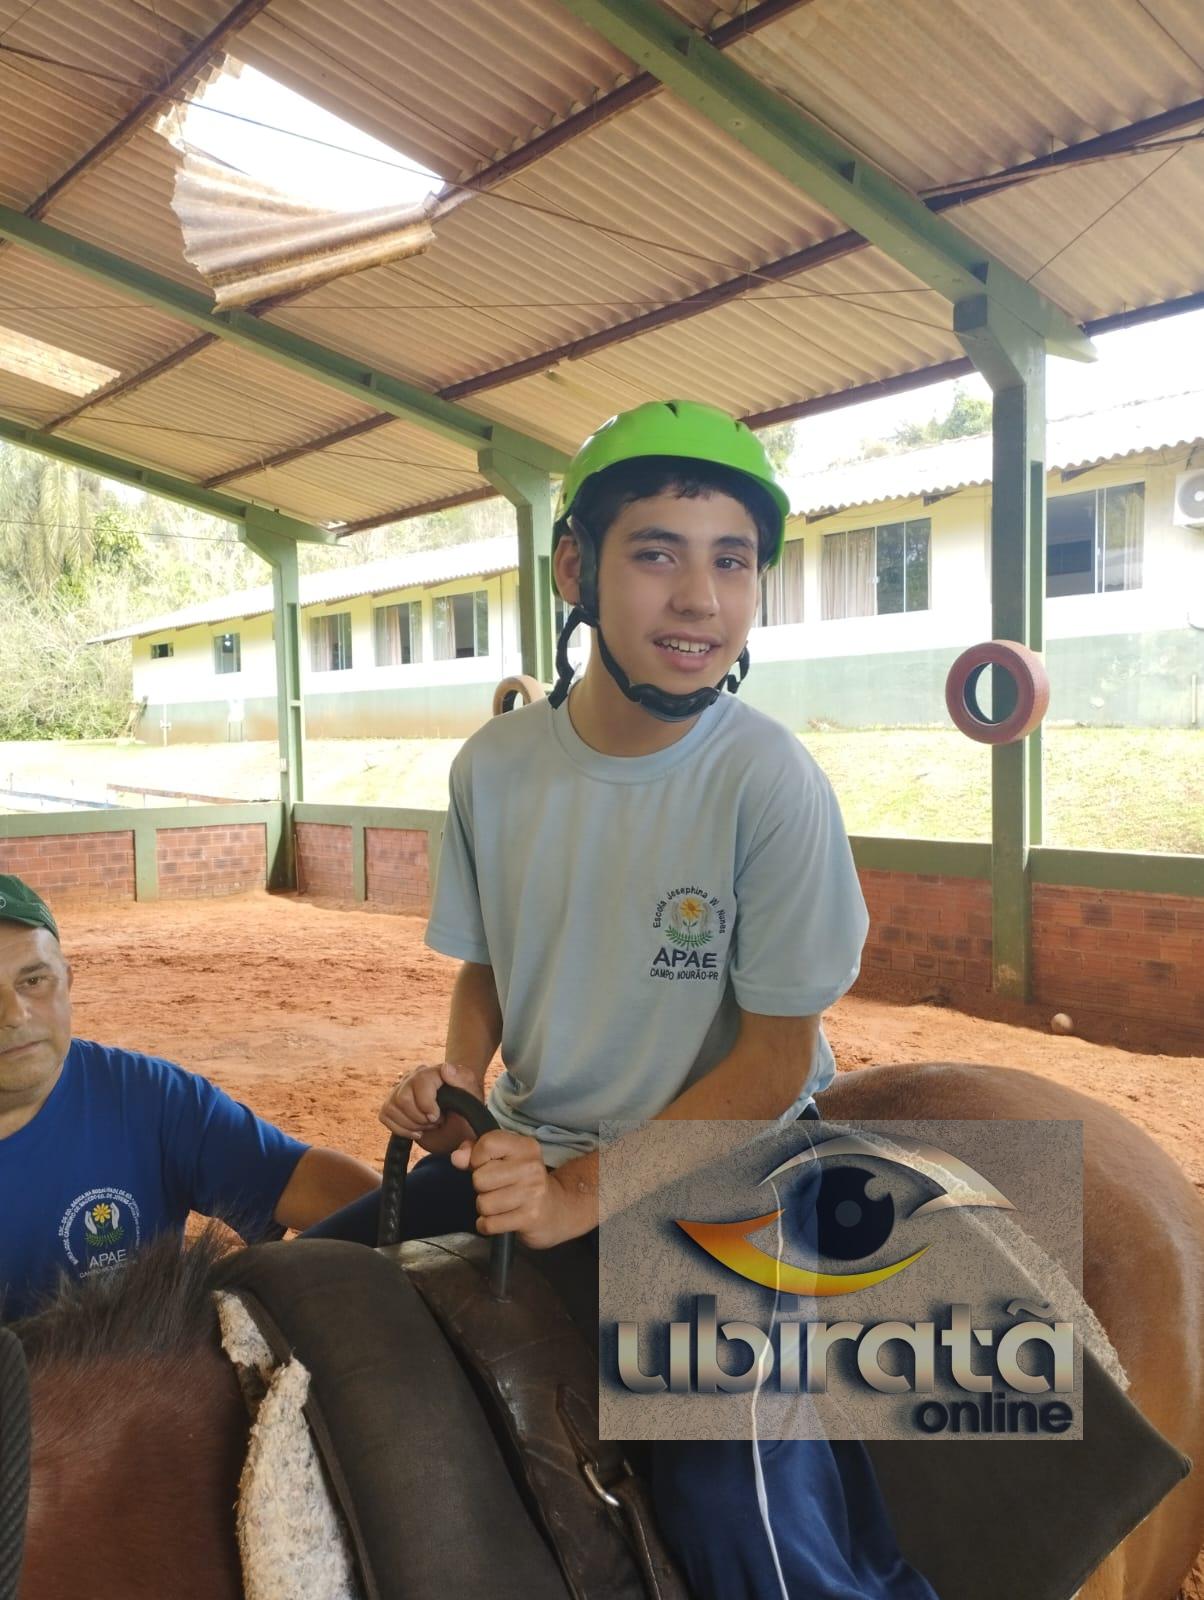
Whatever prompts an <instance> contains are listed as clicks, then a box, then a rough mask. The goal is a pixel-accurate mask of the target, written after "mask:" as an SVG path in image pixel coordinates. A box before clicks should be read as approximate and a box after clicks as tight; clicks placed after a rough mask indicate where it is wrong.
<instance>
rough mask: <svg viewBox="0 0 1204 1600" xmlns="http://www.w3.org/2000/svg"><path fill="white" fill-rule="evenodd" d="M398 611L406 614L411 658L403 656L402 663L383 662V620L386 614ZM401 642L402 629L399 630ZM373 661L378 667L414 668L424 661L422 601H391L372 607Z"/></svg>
mask: <svg viewBox="0 0 1204 1600" xmlns="http://www.w3.org/2000/svg"><path fill="white" fill-rule="evenodd" d="M390 611H396V612H398V613H399V614H400V613H401V612H405V613H406V644H407V645H408V647H409V652H410V653H409V656H408V658H407V657H406V656H404V655H403V656H402V658H401V660H400V661H382V660H381V650H380V646H381V629H382V627H383V626H384V623H383V618H384V616H385V615H386V613H388V612H390ZM398 637H399V641H400V629H399V630H398ZM372 661H373V665H375V666H378V667H413V666H417V665H419V664H420V663H421V661H422V600H421V599H418V600H390V601H388V602H387V603H386V604H384V605H379V606H378V605H374V606H373V607H372Z"/></svg>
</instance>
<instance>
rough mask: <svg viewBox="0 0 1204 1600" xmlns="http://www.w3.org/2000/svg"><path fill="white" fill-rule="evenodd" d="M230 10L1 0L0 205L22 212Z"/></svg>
mask: <svg viewBox="0 0 1204 1600" xmlns="http://www.w3.org/2000/svg"><path fill="white" fill-rule="evenodd" d="M229 6H230V0H157V3H156V4H155V5H153V6H144V5H131V4H129V3H128V0H53V3H51V4H42V5H30V4H29V0H0V35H2V36H3V39H4V43H5V46H6V49H5V51H4V52H3V54H0V202H2V203H3V204H5V205H10V206H17V207H21V208H23V207H25V206H28V205H30V204H31V203H32V202H33V201H34V200H35V199H36V198H37V197H38V195H40V194H41V193H43V191H44V190H46V189H48V188H49V187H50V185H51V184H52V183H53V182H54V181H55V179H56V178H57V177H59V175H60V174H61V173H63V172H65V171H66V170H67V169H68V168H69V167H71V166H73V165H74V164H75V162H76V161H78V160H79V158H80V157H81V156H83V155H85V154H86V153H87V151H88V150H90V149H91V148H92V146H93V145H95V144H97V143H98V142H99V141H100V139H102V138H103V137H104V135H105V134H106V133H107V132H108V131H109V129H110V128H111V127H112V126H113V125H114V123H116V122H117V121H118V120H119V119H120V118H121V117H122V116H124V115H125V114H126V113H127V112H128V111H130V110H132V109H133V107H134V106H135V105H136V104H137V103H138V102H139V101H140V100H141V99H142V98H143V96H144V95H147V94H150V93H152V92H153V91H154V89H155V87H156V85H157V84H159V83H161V82H162V81H163V79H164V77H165V76H166V75H167V73H168V72H169V71H170V69H171V67H172V66H173V65H174V64H175V63H176V62H177V61H178V60H180V59H182V58H183V57H184V56H185V55H186V54H187V52H188V50H189V49H190V47H191V46H192V45H194V44H195V43H196V42H197V41H198V40H199V39H201V38H203V37H204V36H205V35H206V34H207V33H209V32H210V31H211V29H212V28H213V26H214V24H215V23H217V22H218V21H220V20H221V18H222V17H223V16H224V15H225V13H226V12H227V11H228V10H229ZM39 57H40V58H41V59H37V58H39Z"/></svg>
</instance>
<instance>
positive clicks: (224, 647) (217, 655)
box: [213, 633, 242, 676]
mask: <svg viewBox="0 0 1204 1600" xmlns="http://www.w3.org/2000/svg"><path fill="white" fill-rule="evenodd" d="M213 670H214V672H216V673H218V674H219V676H220V675H221V674H222V673H223V672H241V671H242V642H241V638H240V635H238V634H237V633H215V634H214V636H213Z"/></svg>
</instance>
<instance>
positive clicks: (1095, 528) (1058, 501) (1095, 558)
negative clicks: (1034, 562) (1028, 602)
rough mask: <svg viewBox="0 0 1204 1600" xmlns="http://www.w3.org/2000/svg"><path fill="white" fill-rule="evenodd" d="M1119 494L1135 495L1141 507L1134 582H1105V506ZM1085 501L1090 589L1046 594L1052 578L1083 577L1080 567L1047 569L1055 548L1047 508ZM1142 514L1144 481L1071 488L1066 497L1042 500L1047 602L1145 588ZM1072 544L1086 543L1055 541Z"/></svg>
mask: <svg viewBox="0 0 1204 1600" xmlns="http://www.w3.org/2000/svg"><path fill="white" fill-rule="evenodd" d="M1121 495H1135V496H1136V497H1137V499H1138V501H1139V502H1140V505H1141V532H1140V539H1139V541H1138V551H1137V559H1136V565H1137V572H1138V577H1137V582H1136V583H1120V584H1112V585H1109V583H1108V544H1107V541H1108V504H1109V500H1110V499H1114V498H1117V497H1119V496H1121ZM1076 500H1078V501H1089V502H1090V504H1091V518H1092V526H1091V539H1090V543H1091V573H1090V577H1091V586H1090V587H1089V588H1083V589H1069V590H1066V591H1064V592H1063V593H1061V594H1051V593H1050V581H1051V579H1054V578H1067V577H1073V576H1075V575H1076V574H1084V573H1085V570H1086V569H1084V568H1082V567H1078V568H1074V569H1072V570H1071V571H1069V572H1065V571H1063V572H1054V571H1053V570H1052V569H1051V563H1050V555H1051V552H1052V551H1053V549H1054V548H1055V545H1054V542H1053V541H1052V540H1051V538H1050V534H1051V526H1050V523H1051V518H1050V511H1051V508H1052V507H1054V506H1057V505H1062V506H1069V505H1070V503H1071V502H1073V501H1076ZM1145 511H1146V482H1145V479H1144V478H1140V479H1136V480H1134V481H1133V482H1132V483H1103V484H1097V485H1096V487H1095V488H1094V489H1074V490H1071V492H1070V493H1069V494H1051V495H1047V496H1046V499H1045V598H1046V599H1047V600H1073V599H1082V598H1084V597H1087V596H1090V595H1097V594H1136V593H1137V591H1138V590H1140V589H1142V588H1144V586H1145V531H1146V529H1145V521H1146V519H1145ZM1073 543H1086V541H1085V540H1078V541H1075V540H1070V539H1059V540H1058V541H1057V544H1058V546H1065V545H1069V544H1073Z"/></svg>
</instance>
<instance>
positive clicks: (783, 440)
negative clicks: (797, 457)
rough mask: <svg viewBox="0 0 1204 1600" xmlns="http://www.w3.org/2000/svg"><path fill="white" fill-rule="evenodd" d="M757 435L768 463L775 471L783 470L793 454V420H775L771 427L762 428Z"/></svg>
mask: <svg viewBox="0 0 1204 1600" xmlns="http://www.w3.org/2000/svg"><path fill="white" fill-rule="evenodd" d="M757 437H758V438H759V439H760V441H761V443H762V444H763V445H764V446H765V453H766V455H767V456H768V457H769V464H770V466H772V468H773V470H774V471H775V472H784V471H785V470H786V466H787V464H788V463H789V461H790V457H791V456H792V455H793V454H794V443H795V428H794V423H793V422H776V423H774V425H773V427H772V428H762V429H760V430H759V432H758V434H757Z"/></svg>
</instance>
